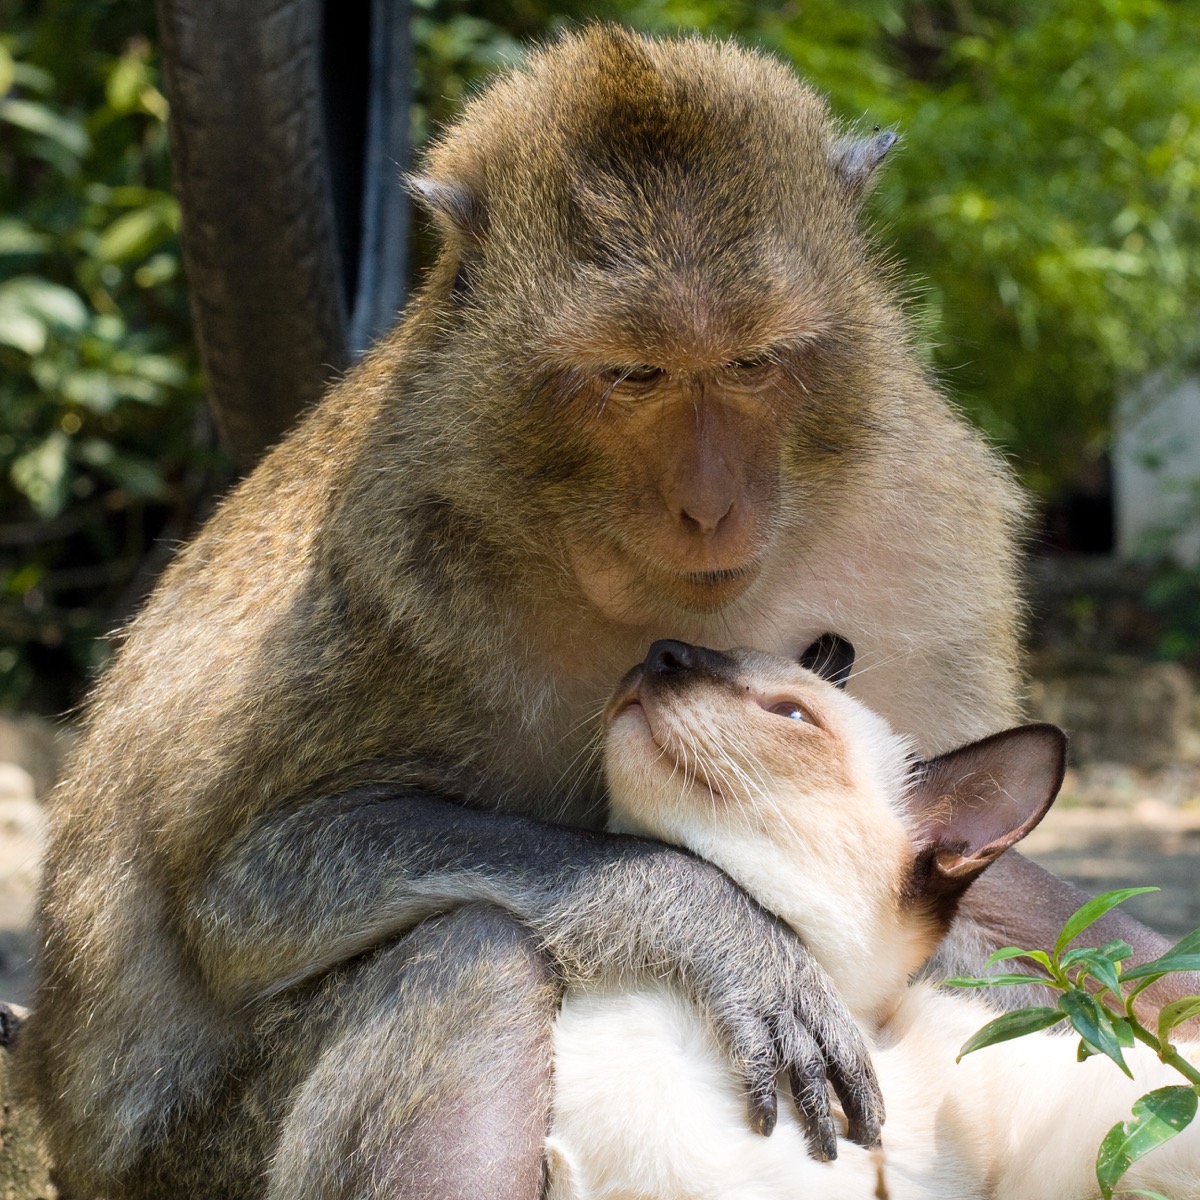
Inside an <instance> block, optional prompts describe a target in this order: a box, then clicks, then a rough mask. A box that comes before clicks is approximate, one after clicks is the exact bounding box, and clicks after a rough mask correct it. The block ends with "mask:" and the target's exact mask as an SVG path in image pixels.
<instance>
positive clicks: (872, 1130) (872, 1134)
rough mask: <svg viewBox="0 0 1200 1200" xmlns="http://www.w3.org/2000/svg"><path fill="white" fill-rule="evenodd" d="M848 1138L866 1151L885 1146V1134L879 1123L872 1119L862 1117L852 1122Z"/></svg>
mask: <svg viewBox="0 0 1200 1200" xmlns="http://www.w3.org/2000/svg"><path fill="white" fill-rule="evenodd" d="M846 1136H847V1137H848V1138H849V1139H850V1140H851V1141H852V1142H856V1143H857V1144H858V1145H860V1146H862V1147H863V1149H864V1150H876V1149H878V1148H879V1147H880V1146H881V1145H883V1132H882V1130H881V1129H880V1127H879V1122H878V1121H876V1120H873V1119H872V1118H870V1117H861V1118H858V1119H857V1120H853V1121H851V1122H850V1125H849V1128H848V1129H847V1130H846Z"/></svg>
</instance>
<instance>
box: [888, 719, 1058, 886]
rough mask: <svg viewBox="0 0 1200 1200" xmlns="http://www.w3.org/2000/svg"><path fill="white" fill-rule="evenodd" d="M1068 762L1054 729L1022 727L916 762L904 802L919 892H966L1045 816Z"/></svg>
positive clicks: (1037, 726)
mask: <svg viewBox="0 0 1200 1200" xmlns="http://www.w3.org/2000/svg"><path fill="white" fill-rule="evenodd" d="M1066 764H1067V735H1066V734H1065V733H1063V731H1062V730H1061V729H1059V728H1058V726H1057V725H1022V726H1020V727H1019V728H1017V729H1008V730H1006V731H1005V732H1003V733H996V734H993V735H992V736H991V737H987V738H984V739H983V740H982V741H979V742H972V743H971V744H970V745H969V746H963V747H961V748H960V749H958V750H952V751H951V752H950V753H949V754H943V755H941V757H939V758H934V759H931V760H930V761H928V762H922V763H918V764H916V766H915V767H914V768H913V779H912V782H911V788H910V790H909V793H908V798H907V805H908V811H909V814H910V816H911V818H912V826H913V841H914V843H915V845H916V849H917V863H916V872H917V877H916V879H915V880H914V883H915V884H916V886H917V887H918V888H920V889H923V890H925V891H928V892H934V893H943V894H944V893H947V892H960V891H962V890H963V889H964V888H966V887H967V886H968V885H969V884H970V883H971V882H972V880H974V879H975V877H976V876H977V875H978V874H979V873H980V872H981V871H982V870H984V868H985V867H987V866H988V865H989V864H990V863H992V862H994V861H995V860H996V859H997V858H999V857H1000V855H1001V854H1003V853H1004V851H1005V850H1007V849H1008V848H1009V847H1010V846H1013V845H1015V844H1016V843H1017V842H1019V841H1020V840H1021V839H1022V838H1023V837H1024V836H1025V835H1026V834H1027V833H1029V832H1030V831H1031V830H1032V829H1033V828H1034V826H1035V825H1037V823H1038V822H1039V821H1040V820H1041V819H1042V818H1043V817H1044V816H1045V815H1046V812H1047V810H1048V809H1049V808H1050V805H1051V804H1053V803H1054V798H1055V796H1057V795H1058V789H1059V788H1060V787H1061V786H1062V781H1063V773H1064V772H1065V770H1066Z"/></svg>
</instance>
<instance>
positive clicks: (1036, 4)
mask: <svg viewBox="0 0 1200 1200" xmlns="http://www.w3.org/2000/svg"><path fill="white" fill-rule="evenodd" d="M589 17H603V18H610V19H616V20H620V21H622V22H625V23H627V24H630V25H632V26H634V27H637V28H640V29H643V30H647V31H653V32H659V33H674V32H678V31H680V30H700V31H703V32H704V33H706V34H710V35H714V36H718V37H727V36H733V37H736V38H738V39H740V40H742V41H744V42H747V43H750V44H753V45H756V46H760V47H762V48H764V49H766V50H768V51H770V52H772V53H774V54H777V55H779V56H781V57H783V58H785V59H787V60H789V61H791V62H793V63H794V64H795V65H796V67H797V69H798V70H799V71H800V72H801V73H802V74H803V75H805V76H806V77H807V78H808V79H809V80H811V81H812V82H813V83H814V84H815V85H816V86H817V87H818V88H819V89H820V90H822V91H823V92H825V93H826V94H827V95H828V96H829V98H830V102H831V104H832V106H833V108H834V110H835V112H837V113H838V114H839V115H840V116H841V117H842V118H843V119H844V120H845V121H847V122H848V123H854V124H857V125H859V126H862V127H865V128H870V127H872V126H876V125H879V126H883V127H886V128H894V129H896V130H898V131H899V132H900V133H901V134H902V136H903V142H902V144H901V148H900V150H899V152H897V153H895V154H894V155H893V156H892V158H891V160H890V162H889V166H888V169H887V171H886V173H885V176H884V178H883V181H882V183H881V184H880V186H879V188H878V189H877V191H876V194H875V196H874V198H873V200H872V202H871V203H872V216H873V221H874V225H875V228H876V229H877V231H878V235H879V238H880V240H881V242H882V243H883V244H884V245H885V246H887V247H888V248H889V249H890V251H891V253H892V254H893V255H894V256H895V258H896V259H897V260H898V261H899V262H900V263H901V264H902V266H903V270H904V273H905V275H906V277H907V278H908V279H909V280H910V284H909V287H908V292H907V303H908V305H909V307H910V309H911V311H912V313H913V315H914V317H915V319H916V320H917V321H918V323H919V324H920V325H921V327H922V328H923V329H924V330H925V332H926V335H927V345H928V351H927V353H928V357H929V366H930V368H931V369H932V370H933V371H934V372H936V374H937V375H938V376H939V377H940V378H941V380H942V381H943V382H944V384H945V386H946V388H947V390H948V392H949V394H950V395H951V396H952V397H953V398H954V399H955V401H956V402H957V403H958V404H959V405H960V406H961V407H962V408H963V410H964V411H965V412H966V413H967V414H968V415H969V416H970V417H971V419H972V420H974V421H976V422H977V423H978V424H979V425H980V426H981V427H982V429H983V430H984V431H985V432H986V433H987V435H988V437H989V438H990V439H991V440H992V441H993V442H994V444H996V445H997V446H998V447H999V448H1000V449H1001V450H1002V451H1003V452H1004V453H1005V454H1006V455H1007V456H1008V458H1009V460H1010V461H1011V462H1012V464H1013V466H1014V468H1015V469H1016V471H1017V472H1018V473H1019V474H1020V476H1021V478H1022V479H1023V480H1024V482H1025V484H1026V485H1027V486H1028V487H1029V488H1030V489H1031V491H1032V493H1033V494H1034V495H1035V497H1036V501H1037V511H1038V516H1037V520H1036V524H1035V527H1034V530H1033V538H1032V543H1031V556H1030V568H1029V573H1030V591H1031V596H1032V621H1031V635H1030V636H1031V659H1030V662H1031V668H1032V674H1033V679H1032V683H1031V703H1032V707H1033V710H1034V711H1035V712H1036V713H1037V714H1038V715H1041V716H1044V717H1046V718H1047V719H1052V720H1057V721H1059V722H1061V723H1063V724H1066V725H1068V726H1070V727H1071V728H1072V729H1074V730H1075V731H1076V737H1075V743H1074V744H1075V750H1076V763H1077V766H1076V770H1075V772H1074V774H1073V775H1072V779H1071V781H1070V783H1069V786H1068V793H1069V795H1068V801H1067V803H1066V804H1064V805H1063V806H1062V807H1063V809H1064V812H1066V817H1064V819H1067V818H1069V816H1070V812H1069V810H1070V808H1071V803H1072V801H1071V795H1074V797H1075V801H1074V802H1075V804H1076V807H1077V808H1078V809H1079V810H1080V811H1082V812H1084V813H1085V814H1086V815H1085V817H1080V818H1079V819H1078V822H1077V823H1078V824H1079V826H1080V828H1081V829H1083V828H1084V827H1085V826H1086V830H1087V831H1088V832H1087V838H1088V839H1090V840H1087V841H1086V845H1085V844H1084V842H1081V841H1080V840H1079V837H1082V836H1083V835H1082V834H1080V835H1079V837H1076V840H1075V841H1074V842H1072V841H1071V836H1075V835H1070V836H1068V835H1067V834H1064V835H1063V836H1064V838H1065V839H1066V840H1064V841H1062V842H1061V844H1059V843H1047V845H1046V847H1045V848H1044V853H1045V854H1046V855H1047V861H1049V862H1050V863H1051V865H1052V866H1055V867H1056V868H1058V869H1060V870H1064V871H1066V872H1067V873H1073V874H1075V875H1076V876H1077V877H1079V878H1081V879H1083V880H1084V881H1085V882H1091V883H1099V882H1106V881H1109V880H1114V879H1115V880H1117V881H1120V878H1119V876H1120V870H1119V869H1118V868H1119V863H1117V858H1119V856H1120V855H1121V854H1124V853H1125V852H1126V850H1130V848H1131V847H1132V850H1130V853H1132V852H1133V850H1136V849H1137V843H1136V837H1135V834H1134V833H1132V832H1131V830H1133V829H1134V825H1133V824H1131V820H1132V817H1131V813H1132V814H1133V815H1134V816H1136V815H1137V814H1138V813H1140V814H1141V815H1140V817H1139V818H1138V819H1139V820H1141V826H1138V828H1144V829H1149V830H1150V833H1149V834H1148V835H1147V836H1149V837H1150V838H1151V840H1150V841H1149V842H1147V843H1146V844H1145V846H1143V847H1142V850H1141V851H1139V852H1138V853H1140V854H1141V857H1140V858H1136V860H1134V859H1131V860H1130V863H1129V864H1128V871H1129V872H1132V873H1133V875H1134V876H1135V878H1134V879H1133V881H1134V882H1144V881H1145V879H1146V874H1145V871H1146V869H1147V866H1146V863H1147V861H1148V859H1147V855H1149V856H1150V860H1152V861H1153V862H1154V863H1155V864H1156V866H1155V869H1156V870H1161V871H1162V872H1164V873H1169V870H1170V862H1173V861H1175V859H1174V858H1172V856H1175V857H1176V858H1178V862H1179V864H1180V865H1179V870H1180V871H1184V872H1185V873H1186V872H1190V871H1191V870H1193V869H1194V868H1195V864H1196V863H1197V862H1200V859H1197V858H1196V857H1194V856H1195V853H1196V850H1197V847H1198V846H1200V772H1198V768H1197V763H1200V736H1198V734H1197V729H1198V728H1200V722H1198V721H1197V704H1196V698H1195V688H1194V684H1193V677H1194V672H1195V671H1196V670H1197V669H1200V382H1198V381H1200V321H1198V320H1197V316H1198V313H1200V53H1197V47H1200V3H1198V2H1196V0H858V2H856V3H849V2H847V0H790V2H785V3H772V4H766V3H762V4H755V3H749V2H738V0H664V2H661V3H653V2H650V0H645V2H638V0H589V2H588V3H586V4H585V3H574V2H572V0H567V2H563V0H559V2H558V3H554V4H550V3H548V2H546V3H544V2H542V0H504V2H500V0H473V2H468V0H413V24H412V30H413V39H414V45H413V54H414V87H415V95H414V103H413V105H412V109H411V139H412V144H413V145H414V147H418V148H419V147H420V145H421V144H422V143H423V142H424V141H425V140H426V139H427V138H428V136H429V134H430V131H431V130H433V129H436V128H437V126H438V125H439V123H441V122H443V121H445V120H446V119H448V118H450V117H452V116H453V114H454V113H455V111H456V108H457V106H458V104H459V102H460V100H461V98H462V97H463V95H464V94H465V93H467V92H468V91H469V90H470V89H471V88H472V87H474V86H475V85H477V84H478V83H479V81H480V80H482V79H483V78H485V77H486V75H487V74H488V72H489V71H491V70H493V69H494V68H495V67H496V66H498V65H501V64H504V63H506V62H510V61H512V60H514V59H515V58H516V57H517V56H518V55H519V53H520V46H521V44H522V43H523V42H525V41H527V40H528V39H530V38H539V37H544V36H546V35H547V34H549V33H552V32H553V31H554V30H555V29H556V28H558V27H561V26H562V25H563V24H566V23H570V22H573V21H577V20H579V19H581V18H589ZM167 112H168V105H167V101H166V99H165V97H164V93H163V89H162V84H161V78H160V62H159V57H158V53H157V50H156V32H155V22H154V8H153V3H152V0H0V710H2V711H6V712H7V713H9V714H10V715H9V717H8V718H6V719H3V720H0V764H3V763H9V764H13V765H14V766H15V767H19V769H20V770H21V771H23V772H24V773H25V775H24V777H25V778H28V779H30V780H32V781H33V786H34V788H35V790H36V791H37V792H38V793H39V794H40V793H41V792H42V791H43V790H44V788H45V787H46V786H47V784H48V782H49V780H50V779H52V778H53V774H54V772H55V770H56V769H57V762H58V759H59V757H60V754H61V748H62V744H63V740H64V736H66V735H64V734H63V733H62V732H61V731H62V729H63V728H64V724H69V723H64V722H62V721H61V720H60V721H59V722H58V723H56V724H47V723H46V722H45V721H44V720H43V718H47V717H54V716H59V717H61V716H62V715H63V714H70V712H71V710H72V709H73V707H74V706H75V705H77V704H78V702H79V700H80V698H81V696H82V695H83V693H84V691H85V690H86V687H87V685H88V681H89V680H90V679H91V678H93V677H94V675H95V672H96V671H97V670H98V669H99V668H100V667H101V666H102V665H103V663H104V661H105V659H106V657H107V655H108V654H109V653H110V649H111V645H112V636H111V635H112V631H113V630H116V629H118V628H119V627H120V626H121V624H122V623H123V622H125V621H127V620H128V618H129V616H130V615H131V614H132V613H133V612H134V611H135V610H136V608H137V605H138V604H139V602H140V601H141V599H142V598H144V596H145V594H146V592H147V590H148V589H149V587H150V586H151V585H152V583H153V580H154V578H155V577H156V575H157V573H158V572H159V571H160V570H161V569H162V567H163V565H164V564H165V563H166V561H167V560H168V559H169V557H170V555H171V553H172V552H173V550H174V548H175V547H177V546H178V544H179V543H180V542H181V541H182V540H184V539H186V538H187V537H188V536H189V535H190V534H191V533H192V532H193V531H194V530H195V529H196V527H197V524H198V523H199V522H200V521H202V520H203V519H204V517H205V515H206V514H207V513H208V512H209V511H210V510H211V506H212V504H213V502H214V499H215V498H216V497H217V496H219V495H220V493H221V492H222V491H223V490H224V489H225V488H226V487H228V486H229V484H230V483H231V482H232V481H233V479H234V478H235V477H236V471H235V469H234V467H233V465H232V463H231V462H230V460H229V459H228V458H227V457H226V456H225V455H224V454H223V453H222V451H221V450H220V448H219V447H218V444H217V439H216V436H215V433H214V427H213V423H212V420H211V418H210V416H209V414H208V412H207V411H206V409H205V406H204V395H205V385H204V380H203V378H202V376H201V372H200V369H199V366H198V361H197V356H196V352H195V348H194V344H193V340H192V334H191V322H190V319H189V312H188V298H187V280H186V278H185V276H184V273H183V269H182V263H181V253H180V245H179V225H180V217H179V207H178V204H177V202H176V200H175V198H174V197H173V195H172V192H171V162H170V158H169V153H168V144H167V130H166V118H167ZM424 237H425V234H424V231H423V230H422V229H420V228H419V227H418V228H417V229H416V230H415V232H414V234H413V240H412V245H411V253H410V256H409V257H410V275H411V277H412V278H413V279H419V277H420V274H421V271H422V268H423V265H424V264H425V263H426V262H427V261H428V245H427V243H426V241H425V240H424ZM0 774H2V768H0ZM10 783H11V781H10ZM3 786H4V785H3V780H2V779H0V793H2V792H3ZM12 786H16V785H12ZM22 786H23V785H22ZM1072 789H1074V792H1072ZM18 790H19V789H18ZM1147 805H1148V806H1149V807H1147ZM1135 810H1136V811H1135ZM12 811H13V812H16V811H17V810H12ZM20 811H22V812H26V816H27V817H28V820H27V821H26V818H25V817H12V818H11V820H10V825H11V826H12V829H11V832H13V834H14V836H18V835H19V836H20V837H23V836H25V835H26V834H28V837H29V838H32V839H34V840H36V829H35V824H36V822H34V818H33V817H32V816H29V815H28V814H29V813H30V812H32V810H27V809H22V810H20ZM1106 814H1108V816H1106ZM1114 814H1115V815H1114ZM1109 817H1111V822H1110V824H1111V829H1109V827H1108V826H1106V825H1105V821H1106V820H1108V819H1109ZM5 819H7V818H5V817H4V815H3V813H2V812H0V825H3V823H4V820H5ZM22 821H26V824H25V825H22V824H21V822H22ZM13 822H15V824H13ZM30 822H34V823H33V824H30ZM1156 822H1157V824H1156ZM1106 830H1108V832H1105V831H1106ZM22 831H24V832H22ZM0 832H2V830H0ZM1104 838H1108V841H1107V843H1104ZM1155 839H1157V840H1155ZM1164 839H1165V840H1164ZM1102 843H1103V844H1104V845H1106V846H1107V849H1106V850H1104V852H1103V853H1104V855H1105V856H1106V857H1102V858H1097V859H1095V860H1094V861H1093V858H1089V857H1088V855H1092V854H1093V851H1094V850H1095V847H1096V846H1097V845H1101V844H1102ZM30 844H32V842H31V843H30ZM1081 847H1082V848H1081ZM1097 853H1099V852H1097ZM1055 855H1058V856H1059V857H1058V858H1055V857H1054V856H1055ZM1072 855H1074V857H1072ZM1114 856H1115V857H1114ZM1189 856H1192V857H1189ZM1089 864H1091V865H1089ZM1114 864H1116V865H1114ZM1093 868H1094V869H1093ZM1122 869H1123V868H1122ZM1089 871H1092V875H1089V874H1088V872H1089ZM2 876H3V866H2V864H0V877H2ZM1093 876H1094V879H1093ZM2 886H3V885H2V884H0V913H2V911H3V907H4V903H5V900H4V895H3V891H2ZM1189 891H1190V892H1191V893H1194V892H1195V891H1196V889H1195V888H1194V887H1193V888H1190V889H1189ZM14 903H16V901H14ZM22 903H23V902H22ZM1194 903H1197V902H1195V901H1194V899H1189V898H1188V897H1187V896H1186V895H1185V896H1184V898H1183V899H1181V900H1180V901H1179V904H1180V906H1181V907H1180V908H1179V910H1178V911H1177V912H1173V913H1168V914H1167V916H1166V917H1165V918H1164V917H1163V915H1162V912H1161V910H1158V914H1157V923H1158V924H1160V925H1166V926H1172V925H1179V926H1184V925H1186V927H1188V928H1190V927H1191V925H1193V924H1196V923H1200V909H1198V910H1197V911H1195V912H1193V911H1192V907H1190V906H1193V905H1194ZM1193 917H1194V918H1195V919H1194V920H1193ZM10 924H12V923H11V922H10ZM17 924H19V922H17ZM0 950H2V947H0ZM0 957H2V955H0ZM0 965H2V964H0Z"/></svg>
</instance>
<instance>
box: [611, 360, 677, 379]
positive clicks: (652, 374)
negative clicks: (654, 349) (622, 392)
mask: <svg viewBox="0 0 1200 1200" xmlns="http://www.w3.org/2000/svg"><path fill="white" fill-rule="evenodd" d="M604 374H605V376H606V377H607V378H608V379H611V380H612V381H613V383H653V382H654V381H655V380H656V379H660V378H661V377H662V375H663V374H664V372H663V369H662V368H661V367H651V366H647V365H646V364H645V363H638V364H637V365H636V366H632V367H611V368H610V369H609V370H607V371H605V373H604Z"/></svg>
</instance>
